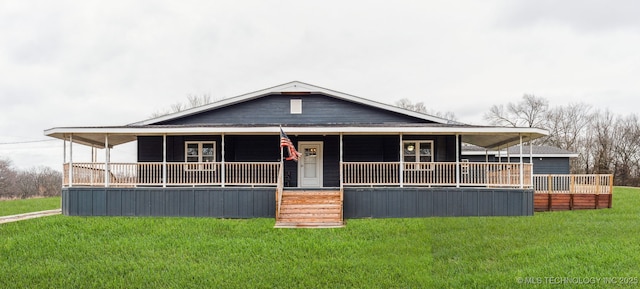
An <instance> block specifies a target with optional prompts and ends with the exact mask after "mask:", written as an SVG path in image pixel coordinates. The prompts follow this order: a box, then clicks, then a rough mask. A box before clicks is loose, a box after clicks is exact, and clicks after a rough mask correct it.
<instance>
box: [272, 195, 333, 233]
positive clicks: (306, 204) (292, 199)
mask: <svg viewBox="0 0 640 289" xmlns="http://www.w3.org/2000/svg"><path fill="white" fill-rule="evenodd" d="M342 209H343V208H342V200H341V197H340V190H326V189H325V190H318V189H310V190H285V191H284V192H283V193H282V205H281V207H280V214H279V215H278V216H276V224H275V226H274V228H342V227H344V221H343V220H342Z"/></svg>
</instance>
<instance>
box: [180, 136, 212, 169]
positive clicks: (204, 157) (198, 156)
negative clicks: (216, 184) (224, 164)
mask: <svg viewBox="0 0 640 289" xmlns="http://www.w3.org/2000/svg"><path fill="white" fill-rule="evenodd" d="M184 148H185V153H184V154H185V157H184V160H185V162H187V163H212V162H215V160H216V143H215V142H196V141H188V142H185V146H184ZM210 168H214V167H213V166H207V169H210ZM186 169H187V170H202V169H205V168H204V167H203V166H202V165H200V166H191V165H190V166H187V168H186Z"/></svg>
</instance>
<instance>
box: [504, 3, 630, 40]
mask: <svg viewBox="0 0 640 289" xmlns="http://www.w3.org/2000/svg"><path fill="white" fill-rule="evenodd" d="M505 6H506V9H505V15H504V18H503V20H504V21H505V22H506V23H504V24H505V25H508V26H511V25H513V26H515V27H522V26H529V25H550V26H553V25H562V26H567V27H570V28H572V29H575V30H579V31H583V32H597V33H603V32H606V31H610V30H633V31H636V32H638V30H640V18H639V17H638V11H640V2H638V1H635V0H615V1H606V0H569V1H553V0H536V1H526V0H525V1H508V2H507V4H506V5H505Z"/></svg>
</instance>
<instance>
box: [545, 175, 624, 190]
mask: <svg viewBox="0 0 640 289" xmlns="http://www.w3.org/2000/svg"><path fill="white" fill-rule="evenodd" d="M533 183H534V190H535V193H537V194H611V193H612V192H613V175H610V174H605V175H534V176H533Z"/></svg>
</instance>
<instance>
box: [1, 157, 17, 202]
mask: <svg viewBox="0 0 640 289" xmlns="http://www.w3.org/2000/svg"><path fill="white" fill-rule="evenodd" d="M16 177H17V172H16V171H15V170H14V169H13V165H12V164H11V161H10V160H8V159H0V198H11V197H13V194H14V191H15V182H16Z"/></svg>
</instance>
